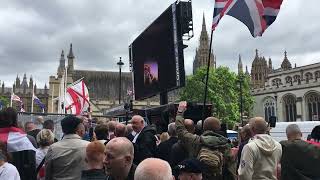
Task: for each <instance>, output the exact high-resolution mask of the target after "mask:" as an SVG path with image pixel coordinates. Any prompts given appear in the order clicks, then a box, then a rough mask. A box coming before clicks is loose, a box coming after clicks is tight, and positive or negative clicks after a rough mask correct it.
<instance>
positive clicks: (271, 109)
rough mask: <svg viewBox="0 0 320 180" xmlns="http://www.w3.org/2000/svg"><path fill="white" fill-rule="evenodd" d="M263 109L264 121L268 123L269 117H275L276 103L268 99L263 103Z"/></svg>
mask: <svg viewBox="0 0 320 180" xmlns="http://www.w3.org/2000/svg"><path fill="white" fill-rule="evenodd" d="M263 108H264V118H265V120H267V121H268V120H269V118H270V116H275V115H276V102H275V100H274V99H273V98H271V97H268V98H267V99H266V100H265V101H264V103H263Z"/></svg>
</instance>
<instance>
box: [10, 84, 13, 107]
mask: <svg viewBox="0 0 320 180" xmlns="http://www.w3.org/2000/svg"><path fill="white" fill-rule="evenodd" d="M12 96H13V88H12V89H11V97H10V107H12Z"/></svg>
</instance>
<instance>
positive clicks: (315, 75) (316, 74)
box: [314, 71, 320, 81]
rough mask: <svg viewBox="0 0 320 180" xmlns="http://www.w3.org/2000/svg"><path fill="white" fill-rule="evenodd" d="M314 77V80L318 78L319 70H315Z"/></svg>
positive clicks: (319, 75) (319, 76)
mask: <svg viewBox="0 0 320 180" xmlns="http://www.w3.org/2000/svg"><path fill="white" fill-rule="evenodd" d="M314 77H315V78H316V81H317V80H318V79H319V78H320V71H316V72H315V73H314Z"/></svg>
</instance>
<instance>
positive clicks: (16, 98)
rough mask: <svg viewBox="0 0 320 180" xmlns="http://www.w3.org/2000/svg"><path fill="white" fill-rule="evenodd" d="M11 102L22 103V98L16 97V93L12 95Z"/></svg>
mask: <svg viewBox="0 0 320 180" xmlns="http://www.w3.org/2000/svg"><path fill="white" fill-rule="evenodd" d="M11 100H12V101H19V102H22V101H21V99H20V97H19V96H17V95H15V94H14V93H12V95H11Z"/></svg>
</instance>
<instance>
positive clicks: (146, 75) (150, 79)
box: [144, 64, 158, 85]
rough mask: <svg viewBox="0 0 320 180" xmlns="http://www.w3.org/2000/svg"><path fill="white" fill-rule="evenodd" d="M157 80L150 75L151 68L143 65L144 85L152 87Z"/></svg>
mask: <svg viewBox="0 0 320 180" xmlns="http://www.w3.org/2000/svg"><path fill="white" fill-rule="evenodd" d="M157 81H158V79H157V78H156V77H155V76H154V75H153V74H152V73H151V67H150V65H149V64H145V65H144V84H145V85H152V84H155V83H156V82H157Z"/></svg>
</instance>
